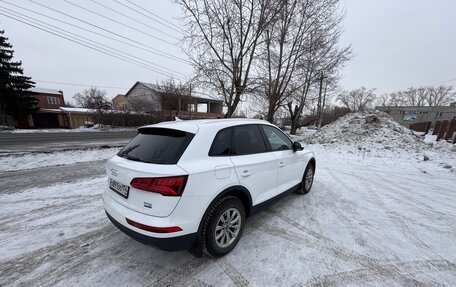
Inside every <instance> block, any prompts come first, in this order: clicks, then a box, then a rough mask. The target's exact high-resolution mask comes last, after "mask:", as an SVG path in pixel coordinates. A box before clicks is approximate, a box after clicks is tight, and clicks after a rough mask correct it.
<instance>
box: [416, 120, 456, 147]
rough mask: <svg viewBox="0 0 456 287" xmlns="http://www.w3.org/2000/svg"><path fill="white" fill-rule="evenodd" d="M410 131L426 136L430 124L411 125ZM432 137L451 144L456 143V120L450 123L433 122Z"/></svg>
mask: <svg viewBox="0 0 456 287" xmlns="http://www.w3.org/2000/svg"><path fill="white" fill-rule="evenodd" d="M409 128H410V129H411V130H414V131H417V132H424V133H425V134H427V133H428V132H429V129H430V128H431V122H422V123H413V124H411V125H410V127H409ZM432 134H433V135H436V136H437V140H440V139H445V140H448V141H450V142H452V143H455V142H456V119H455V120H450V121H447V120H445V121H437V122H435V126H434V131H433V132H432Z"/></svg>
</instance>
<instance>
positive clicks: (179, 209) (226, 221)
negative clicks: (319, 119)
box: [103, 119, 315, 257]
mask: <svg viewBox="0 0 456 287" xmlns="http://www.w3.org/2000/svg"><path fill="white" fill-rule="evenodd" d="M106 171H107V174H108V177H109V188H107V189H106V190H105V191H104V193H103V201H104V207H105V210H106V214H107V215H108V217H109V219H110V220H111V221H112V223H113V224H114V225H115V226H117V227H118V228H119V229H120V230H122V231H123V232H125V233H126V234H128V235H129V236H131V237H133V238H134V239H136V240H138V241H140V242H142V243H145V244H147V245H151V246H154V247H158V248H160V249H163V250H168V251H173V250H184V249H189V250H190V251H191V252H192V253H193V254H195V255H197V256H201V255H202V252H205V253H206V254H208V255H211V256H214V257H219V256H223V255H224V254H226V253H228V252H230V251H231V250H232V249H233V248H234V247H235V246H236V244H237V242H238V241H239V239H240V237H241V235H242V231H243V229H244V226H245V219H246V217H248V216H250V215H252V214H254V213H256V212H257V211H258V210H259V209H260V208H262V207H264V206H266V205H267V204H269V203H272V202H274V200H276V199H278V198H279V197H280V196H281V195H283V194H285V193H286V192H289V191H297V192H299V193H307V192H309V191H310V188H311V187H312V182H313V176H314V173H315V158H314V155H313V153H312V152H311V151H307V150H303V148H302V146H301V144H300V143H298V142H294V143H293V142H292V141H291V140H290V139H289V138H288V137H287V136H286V135H285V134H284V133H283V132H282V131H281V130H279V129H278V128H277V127H275V126H274V125H272V124H270V123H268V122H266V121H260V120H248V119H219V120H196V121H175V122H164V123H160V124H155V125H150V126H145V127H141V128H139V129H138V135H137V136H136V137H135V138H134V139H133V140H131V141H130V142H129V143H128V144H127V145H126V146H125V147H124V148H123V149H122V150H121V151H120V152H119V153H118V154H117V155H115V156H113V157H112V158H111V159H109V161H108V163H107V166H106Z"/></svg>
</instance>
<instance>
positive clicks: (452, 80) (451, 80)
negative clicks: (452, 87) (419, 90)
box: [434, 79, 456, 85]
mask: <svg viewBox="0 0 456 287" xmlns="http://www.w3.org/2000/svg"><path fill="white" fill-rule="evenodd" d="M454 81H456V79H450V80H446V81H443V82H439V83H435V84H434V85H440V84H445V83H448V82H454Z"/></svg>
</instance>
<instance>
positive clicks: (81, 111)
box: [60, 107, 97, 113]
mask: <svg viewBox="0 0 456 287" xmlns="http://www.w3.org/2000/svg"><path fill="white" fill-rule="evenodd" d="M60 109H61V110H62V111H64V112H69V113H95V112H97V110H93V109H86V108H69V107H60Z"/></svg>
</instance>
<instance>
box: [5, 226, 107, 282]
mask: <svg viewBox="0 0 456 287" xmlns="http://www.w3.org/2000/svg"><path fill="white" fill-rule="evenodd" d="M115 231H116V230H115V227H114V226H111V225H106V226H103V227H101V228H99V229H97V230H93V231H90V232H88V233H84V234H81V235H78V236H76V237H72V238H68V239H65V240H63V241H61V242H59V243H57V244H54V245H50V246H46V247H43V248H40V249H37V250H35V251H32V252H29V253H26V254H23V255H21V256H18V257H14V258H12V259H10V260H8V261H3V262H2V261H0V264H1V265H2V268H1V269H0V280H2V281H0V285H3V286H6V285H9V284H11V283H12V282H17V281H22V280H21V279H23V278H24V277H25V276H26V274H28V273H29V272H31V271H32V270H35V269H37V268H39V267H40V266H41V265H42V264H43V262H50V264H51V266H50V268H49V269H50V270H52V271H51V272H49V273H44V274H41V275H40V276H38V277H37V278H30V279H29V284H30V285H42V284H43V283H42V281H43V279H44V278H45V277H46V279H51V278H52V276H54V277H57V278H58V276H57V275H61V274H64V273H65V272H66V271H67V270H66V269H65V268H64V267H65V265H67V264H68V263H69V262H72V261H70V259H74V258H78V257H81V256H83V255H84V254H86V253H87V249H86V248H85V247H83V246H84V245H86V244H87V243H88V242H90V243H89V244H93V243H94V242H100V241H101V240H103V239H104V238H105V237H106V236H108V235H111V234H113V233H114V232H115ZM77 262H80V260H78V261H77ZM52 267H54V268H52ZM56 272H57V273H56ZM46 281H47V280H46ZM20 283H21V284H25V285H27V281H25V282H20ZM32 283H33V284H32Z"/></svg>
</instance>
